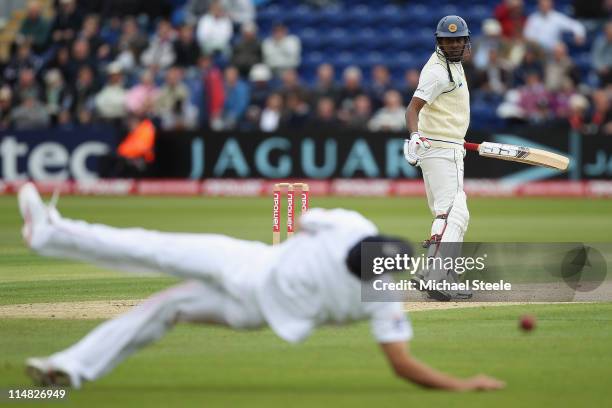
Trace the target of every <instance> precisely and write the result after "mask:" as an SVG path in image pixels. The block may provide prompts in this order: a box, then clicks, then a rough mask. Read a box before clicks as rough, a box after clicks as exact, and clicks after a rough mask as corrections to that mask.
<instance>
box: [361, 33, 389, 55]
mask: <svg viewBox="0 0 612 408" xmlns="http://www.w3.org/2000/svg"><path fill="white" fill-rule="evenodd" d="M385 41H386V39H385V38H384V37H382V36H381V35H380V34H379V32H378V31H376V30H373V29H371V28H364V29H363V30H360V31H358V32H357V33H356V34H355V36H354V37H353V47H354V48H355V50H359V51H362V52H368V51H376V50H378V49H380V48H381V44H382V43H383V42H385Z"/></svg>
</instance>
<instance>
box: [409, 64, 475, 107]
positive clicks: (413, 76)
mask: <svg viewBox="0 0 612 408" xmlns="http://www.w3.org/2000/svg"><path fill="white" fill-rule="evenodd" d="M420 75H421V71H420V70H418V69H416V68H410V69H408V70H406V73H405V74H404V88H403V91H402V96H403V97H404V104H405V105H408V103H410V100H411V99H412V96H413V95H414V91H416V89H417V87H418V86H419V76H420ZM470 86H473V85H472V84H471V83H470Z"/></svg>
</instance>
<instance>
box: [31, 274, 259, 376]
mask: <svg viewBox="0 0 612 408" xmlns="http://www.w3.org/2000/svg"><path fill="white" fill-rule="evenodd" d="M177 322H198V323H214V324H221V325H225V326H229V327H233V328H240V329H247V328H256V327H261V326H262V325H263V324H264V319H263V317H262V316H261V314H260V312H259V309H258V307H256V301H255V298H254V293H252V291H251V290H246V291H243V292H242V296H240V297H236V296H232V295H230V294H228V293H227V292H225V291H224V290H223V289H221V288H219V287H215V286H213V285H210V284H206V283H203V282H200V281H189V282H186V283H183V284H180V285H177V286H174V287H171V288H169V289H167V290H164V291H162V292H159V293H158V294H156V295H154V296H152V297H151V298H149V299H148V300H146V301H145V302H144V303H142V304H141V305H139V306H137V307H135V308H134V309H132V310H131V311H129V312H127V313H125V314H123V315H121V316H118V317H116V318H114V319H112V320H109V321H107V322H105V323H103V324H101V325H100V326H98V327H97V328H95V329H94V330H93V331H91V332H90V333H89V334H88V335H87V336H85V337H84V338H83V339H82V340H80V341H79V342H78V343H76V344H74V345H73V346H71V347H69V348H67V349H66V350H63V351H61V352H59V353H55V354H53V355H51V356H49V357H48V358H34V359H29V360H28V361H27V372H28V374H30V376H31V377H33V378H34V379H35V381H37V382H39V383H43V384H44V385H55V384H54V383H53V380H54V378H62V376H61V375H63V377H68V378H69V379H70V381H69V383H67V384H63V385H70V386H72V387H75V388H79V387H80V385H81V382H82V381H83V380H88V381H92V380H95V379H97V378H99V377H100V376H102V375H104V374H105V373H108V372H109V371H110V370H111V369H112V368H114V367H115V366H116V365H117V364H119V363H120V362H121V361H123V360H124V359H126V358H127V357H128V356H130V355H131V354H132V353H134V352H136V351H137V350H139V349H140V348H142V347H144V346H146V345H147V344H149V343H151V342H153V341H155V340H157V339H159V338H161V337H162V336H163V335H164V334H165V333H166V332H167V331H168V330H170V329H171V328H172V327H173V326H174V324H176V323H177ZM58 374H61V375H59V376H58Z"/></svg>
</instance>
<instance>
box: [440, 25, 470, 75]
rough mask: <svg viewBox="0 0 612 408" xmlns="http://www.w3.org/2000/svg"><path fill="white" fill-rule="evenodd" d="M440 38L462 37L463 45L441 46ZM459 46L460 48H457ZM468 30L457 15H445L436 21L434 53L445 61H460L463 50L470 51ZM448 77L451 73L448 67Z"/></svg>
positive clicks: (463, 53)
mask: <svg viewBox="0 0 612 408" xmlns="http://www.w3.org/2000/svg"><path fill="white" fill-rule="evenodd" d="M442 38H464V39H465V41H464V42H463V45H462V46H461V45H457V44H454V45H449V44H447V45H446V46H443V45H442V44H441V39H442ZM458 46H459V47H461V48H458ZM470 50H471V43H470V30H469V29H468V25H467V23H466V22H465V20H464V19H462V18H461V17H459V16H446V17H443V18H442V19H441V20H440V22H438V27H437V28H436V53H437V54H438V55H439V56H440V57H443V58H445V59H446V62H447V63H448V62H449V61H450V62H460V61H462V60H463V56H464V55H465V52H466V51H467V52H470ZM449 77H450V78H451V82H453V80H452V74H451V73H450V68H449Z"/></svg>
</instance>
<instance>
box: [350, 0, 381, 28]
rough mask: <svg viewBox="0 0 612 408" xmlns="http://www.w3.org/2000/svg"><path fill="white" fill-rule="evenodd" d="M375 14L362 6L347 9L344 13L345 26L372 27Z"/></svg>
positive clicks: (375, 19)
mask: <svg viewBox="0 0 612 408" xmlns="http://www.w3.org/2000/svg"><path fill="white" fill-rule="evenodd" d="M376 16H377V13H376V12H375V11H374V10H373V9H371V8H370V7H368V6H364V5H362V4H360V5H357V6H355V7H352V8H350V9H348V11H347V13H346V25H347V26H350V27H354V28H357V29H359V28H363V27H368V26H372V25H373V24H375V22H376V21H377V18H376Z"/></svg>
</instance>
